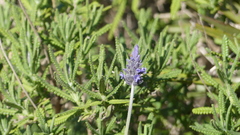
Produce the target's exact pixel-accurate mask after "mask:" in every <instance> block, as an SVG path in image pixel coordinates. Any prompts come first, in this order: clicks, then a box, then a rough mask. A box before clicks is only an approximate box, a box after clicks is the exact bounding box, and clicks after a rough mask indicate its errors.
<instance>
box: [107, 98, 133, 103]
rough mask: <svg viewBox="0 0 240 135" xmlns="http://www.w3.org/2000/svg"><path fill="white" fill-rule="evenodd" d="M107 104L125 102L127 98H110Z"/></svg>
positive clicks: (127, 101)
mask: <svg viewBox="0 0 240 135" xmlns="http://www.w3.org/2000/svg"><path fill="white" fill-rule="evenodd" d="M108 103H109V104H127V103H129V99H112V100H109V101H108Z"/></svg>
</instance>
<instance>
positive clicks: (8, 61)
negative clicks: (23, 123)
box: [0, 40, 37, 109]
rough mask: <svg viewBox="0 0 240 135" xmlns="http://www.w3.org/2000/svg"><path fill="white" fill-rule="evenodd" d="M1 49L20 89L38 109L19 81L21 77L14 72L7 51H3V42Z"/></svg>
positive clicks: (0, 42)
mask: <svg viewBox="0 0 240 135" xmlns="http://www.w3.org/2000/svg"><path fill="white" fill-rule="evenodd" d="M0 48H1V51H2V53H3V56H4V57H5V59H6V61H7V63H8V65H9V66H10V68H11V70H12V72H13V74H14V76H15V78H16V79H17V81H18V83H19V85H20V87H21V88H22V90H23V92H24V93H25V95H26V96H27V98H28V100H29V101H30V102H31V104H32V106H33V107H34V108H35V109H37V106H36V105H35V103H34V102H33V101H32V99H31V97H30V96H29V94H28V92H27V91H26V89H25V88H24V87H23V85H22V82H21V80H20V79H19V77H18V75H17V73H16V71H15V70H14V68H13V66H12V64H11V62H10V60H9V59H8V57H7V54H6V53H5V51H4V49H3V46H2V41H1V40H0Z"/></svg>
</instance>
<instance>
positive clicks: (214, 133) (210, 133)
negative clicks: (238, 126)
mask: <svg viewBox="0 0 240 135" xmlns="http://www.w3.org/2000/svg"><path fill="white" fill-rule="evenodd" d="M206 126H207V127H208V126H209V124H208V125H207V124H204V125H200V124H197V123H195V125H194V126H190V128H192V129H193V130H195V131H197V132H200V133H203V134H207V135H221V134H222V132H220V131H218V130H216V129H214V128H213V127H212V128H209V127H208V128H207V127H206ZM210 126H211V125H210Z"/></svg>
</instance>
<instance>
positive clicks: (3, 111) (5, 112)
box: [0, 108, 17, 115]
mask: <svg viewBox="0 0 240 135" xmlns="http://www.w3.org/2000/svg"><path fill="white" fill-rule="evenodd" d="M16 112H17V110H14V109H6V108H0V114H3V115H15V114H16Z"/></svg>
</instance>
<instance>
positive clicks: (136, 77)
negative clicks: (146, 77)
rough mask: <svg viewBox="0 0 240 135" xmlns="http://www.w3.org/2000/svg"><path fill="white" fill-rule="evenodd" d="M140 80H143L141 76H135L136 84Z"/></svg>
mask: <svg viewBox="0 0 240 135" xmlns="http://www.w3.org/2000/svg"><path fill="white" fill-rule="evenodd" d="M140 80H141V76H140V75H135V76H134V81H135V82H136V83H138V82H139V81H140Z"/></svg>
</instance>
